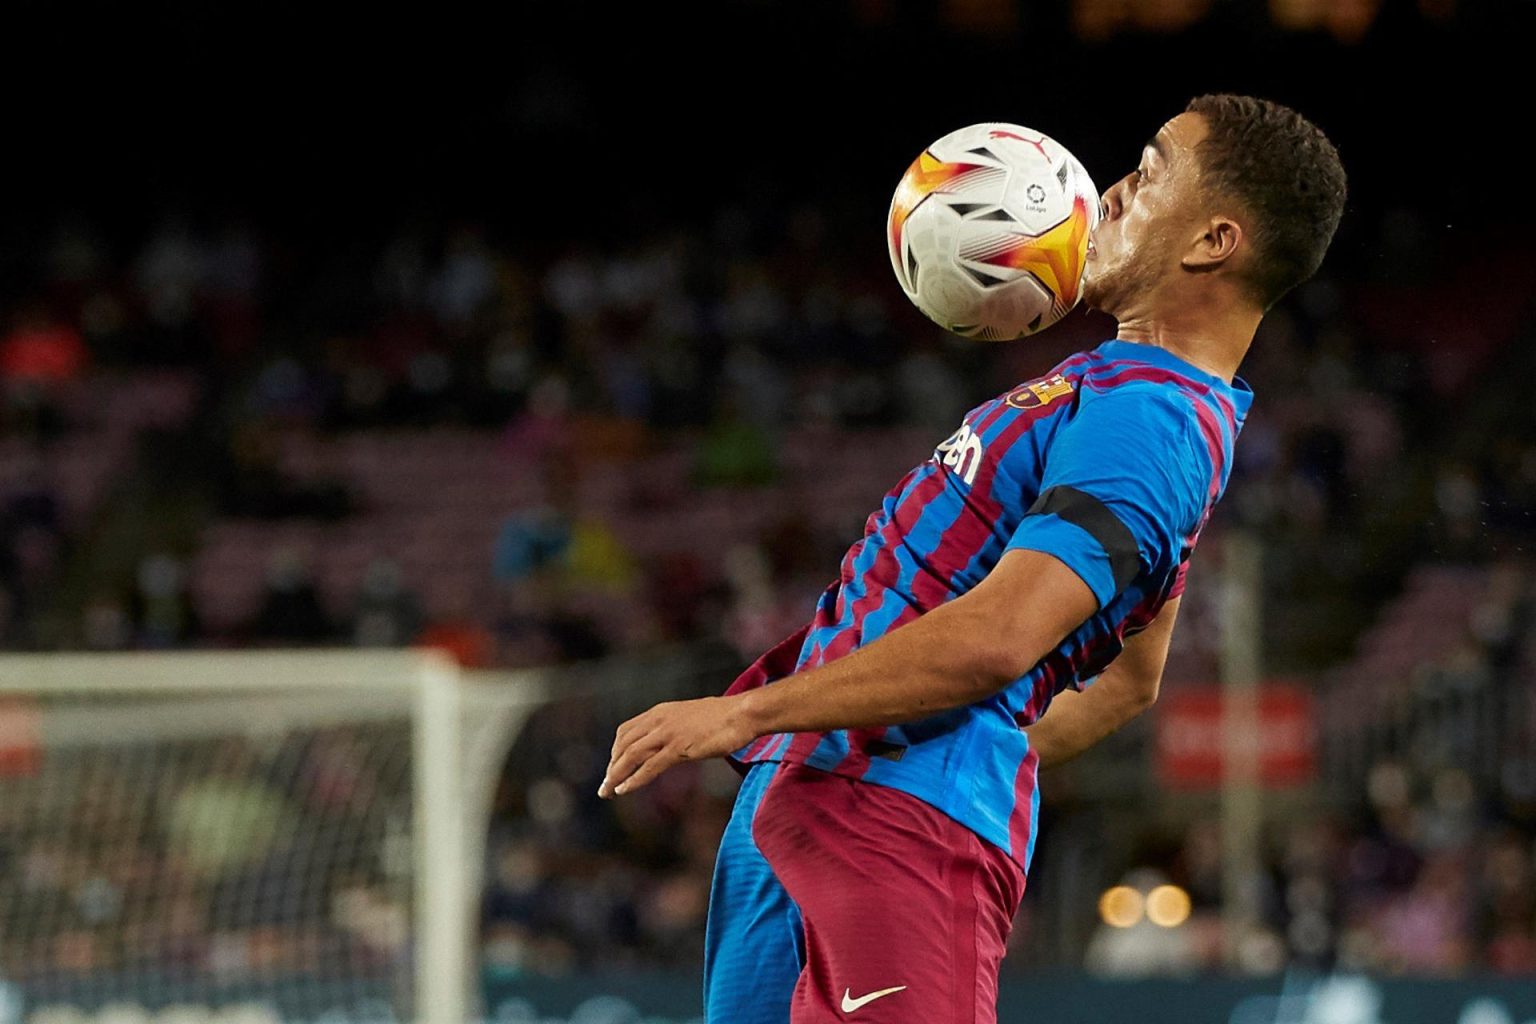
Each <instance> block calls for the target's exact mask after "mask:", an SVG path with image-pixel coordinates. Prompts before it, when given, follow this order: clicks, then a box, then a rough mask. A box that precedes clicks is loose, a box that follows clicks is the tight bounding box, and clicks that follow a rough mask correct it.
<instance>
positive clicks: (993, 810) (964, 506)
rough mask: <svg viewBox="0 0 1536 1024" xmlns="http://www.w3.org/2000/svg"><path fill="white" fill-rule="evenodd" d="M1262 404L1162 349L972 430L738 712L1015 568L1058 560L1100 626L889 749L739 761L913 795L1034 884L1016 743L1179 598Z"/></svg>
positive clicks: (1109, 364) (1096, 354)
mask: <svg viewBox="0 0 1536 1024" xmlns="http://www.w3.org/2000/svg"><path fill="white" fill-rule="evenodd" d="M1252 399H1253V392H1252V391H1251V389H1250V388H1249V387H1248V385H1247V384H1246V383H1245V382H1244V381H1243V380H1242V379H1241V378H1238V379H1235V380H1234V381H1233V382H1232V383H1231V384H1228V383H1227V382H1226V381H1225V380H1223V379H1222V378H1220V377H1216V376H1213V375H1211V374H1209V373H1206V372H1205V371H1203V370H1200V369H1199V368H1197V367H1195V366H1193V365H1191V364H1190V363H1188V362H1186V361H1185V360H1183V359H1181V358H1179V357H1178V356H1176V355H1174V354H1172V353H1171V352H1168V351H1167V350H1165V349H1161V348H1157V347H1154V346H1151V345H1144V344H1139V343H1135V342H1128V341H1120V340H1113V341H1107V342H1105V343H1103V344H1102V345H1100V346H1098V347H1097V348H1096V349H1094V350H1092V351H1090V352H1083V353H1080V354H1078V355H1075V356H1073V357H1071V358H1070V359H1067V360H1066V361H1064V362H1062V363H1061V364H1059V365H1058V366H1056V367H1055V369H1053V370H1052V371H1051V372H1050V373H1048V374H1047V375H1045V376H1044V377H1041V378H1039V379H1037V380H1033V381H1030V382H1028V383H1025V384H1021V385H1019V386H1018V387H1016V388H1014V389H1013V390H1011V391H1009V392H1008V393H1007V394H1004V395H1000V396H998V397H997V398H994V399H992V400H991V401H989V402H986V403H984V404H983V405H980V406H977V407H976V408H975V409H973V410H971V411H970V412H969V413H968V414H967V415H966V417H965V420H964V422H963V423H962V424H961V426H960V429H959V430H957V431H955V433H954V434H952V435H951V436H950V437H949V438H948V439H947V440H945V441H944V442H943V443H942V444H940V445H939V446H938V448H937V449H936V450H935V451H934V453H933V456H932V457H931V458H930V459H928V460H927V461H925V462H924V463H923V464H922V465H920V466H918V467H917V468H915V469H913V470H912V471H911V472H909V473H908V474H907V475H906V476H904V477H903V478H902V479H901V481H900V482H899V483H897V484H896V486H895V487H894V488H892V489H891V491H890V492H889V493H888V494H887V495H886V496H885V500H884V501H883V502H882V503H881V505H880V508H879V509H878V510H877V511H876V512H874V513H873V514H872V515H871V516H870V517H869V519H868V521H867V522H866V524H865V528H864V536H863V537H862V538H860V539H859V540H858V542H857V543H855V544H854V545H853V546H852V547H851V548H849V549H848V553H847V555H846V556H845V557H844V558H843V562H842V571H841V573H840V574H839V577H838V579H837V581H836V582H835V583H833V584H832V585H831V586H829V587H828V588H827V589H826V591H825V592H823V593H822V595H821V597H820V599H819V600H818V601H817V603H816V610H815V614H814V616H813V618H812V619H811V621H810V622H809V623H807V624H806V626H805V627H804V628H803V629H801V630H800V631H799V632H798V633H796V634H795V635H794V636H792V637H789V638H788V639H786V640H785V641H784V642H782V643H780V644H779V645H778V646H777V647H775V648H774V649H773V650H771V651H768V652H767V653H766V654H764V655H763V656H762V657H761V658H759V659H758V660H757V661H756V662H754V663H753V665H752V666H751V667H750V668H748V669H747V670H746V671H745V672H744V673H742V675H741V676H740V677H739V678H738V679H737V680H736V681H735V682H734V683H733V684H732V685H731V688H730V690H728V691H727V692H730V693H737V692H741V691H742V690H745V689H750V688H751V687H754V686H761V685H765V684H769V683H772V682H773V681H774V680H777V679H781V678H783V677H785V676H787V675H790V674H792V673H794V672H797V671H801V670H805V669H810V668H814V667H816V666H818V665H824V664H827V663H828V662H831V661H833V660H835V659H837V658H840V657H843V656H844V655H846V654H848V653H849V652H850V651H853V650H856V649H857V648H859V647H860V646H862V645H864V644H867V643H870V642H872V641H874V640H876V639H878V638H879V637H881V636H884V635H885V634H886V633H888V632H890V631H891V630H893V629H897V628H899V627H901V626H902V625H904V624H905V623H908V622H911V621H912V620H913V619H915V618H917V617H918V616H919V615H922V614H923V613H924V612H925V611H928V610H930V609H932V608H936V607H938V606H939V605H940V604H943V603H944V602H945V601H949V600H951V599H953V598H955V597H958V596H959V595H961V594H964V593H966V592H967V591H968V590H970V589H971V588H972V587H974V586H976V584H977V583H979V582H980V581H981V580H982V579H983V578H985V576H986V575H987V573H988V572H990V571H991V569H992V567H993V566H995V565H996V564H997V562H998V560H999V559H1001V558H1002V556H1003V554H1004V553H1005V552H1006V551H1008V550H1010V549H1012V548H1029V549H1032V550H1038V551H1044V552H1047V553H1049V554H1052V555H1054V556H1055V557H1057V558H1059V559H1061V560H1062V561H1063V562H1065V563H1066V564H1067V565H1068V566H1069V567H1071V568H1072V569H1073V570H1074V571H1075V572H1076V573H1077V574H1078V575H1079V576H1081V577H1082V579H1083V581H1084V582H1085V583H1086V584H1087V585H1088V586H1089V588H1090V589H1091V590H1092V591H1093V593H1094V595H1095V597H1096V598H1097V602H1098V605H1099V608H1098V611H1097V612H1095V613H1094V615H1093V616H1091V617H1090V618H1089V619H1088V620H1087V621H1086V622H1084V623H1083V624H1082V625H1081V626H1080V627H1079V628H1078V629H1077V630H1076V631H1074V632H1073V633H1072V634H1071V635H1070V636H1068V637H1067V638H1066V639H1065V640H1063V641H1062V643H1061V644H1060V646H1058V647H1057V648H1056V649H1055V650H1053V651H1051V653H1050V654H1048V655H1047V656H1046V657H1044V658H1042V659H1041V660H1040V661H1039V662H1038V663H1037V664H1036V665H1035V666H1034V668H1033V669H1031V670H1030V671H1029V672H1028V673H1026V674H1025V675H1024V676H1023V677H1021V678H1020V679H1018V680H1017V681H1015V682H1014V683H1013V684H1012V685H1010V686H1008V687H1007V688H1006V689H1004V690H1003V691H1002V692H1000V693H998V694H996V695H995V696H993V697H991V698H989V699H987V700H985V701H982V702H980V703H977V704H972V705H969V706H967V707H962V708H956V709H953V710H951V711H947V712H943V713H941V714H937V715H934V716H932V717H930V718H925V719H923V720H921V721H916V722H909V723H906V724H904V725H897V726H890V727H885V728H879V729H858V730H837V731H833V732H825V733H780V734H776V735H771V736H764V737H761V738H759V739H757V740H755V741H754V742H752V743H751V744H748V745H747V746H746V747H744V748H742V749H741V750H739V751H736V753H735V755H734V760H736V761H738V762H747V763H750V762H756V761H791V762H796V763H800V764H805V765H809V766H810V767H813V768H819V769H822V770H825V771H830V772H837V773H839V774H843V775H849V776H852V777H855V778H860V779H863V780H866V781H868V782H872V783H878V784H880V785H886V786H893V787H895V788H897V789H901V790H904V791H906V792H908V793H911V794H912V795H913V796H916V797H918V798H919V799H921V800H923V801H925V802H927V803H929V804H931V805H933V806H934V807H936V808H938V809H939V810H941V811H943V812H944V813H945V814H948V815H949V816H950V817H952V818H954V819H955V820H956V821H958V822H960V823H961V824H963V825H965V826H967V827H968V828H970V829H972V830H973V831H975V832H976V833H977V834H978V835H980V836H981V837H982V838H984V839H987V840H988V841H990V842H992V843H995V844H997V845H998V846H1000V847H1002V848H1003V849H1004V850H1006V851H1007V852H1008V853H1009V855H1010V856H1012V857H1014V858H1015V859H1016V860H1017V861H1019V863H1020V864H1022V865H1023V866H1024V868H1025V869H1026V870H1028V867H1029V861H1030V858H1031V856H1032V854H1033V851H1034V839H1035V818H1036V815H1037V810H1038V807H1039V793H1038V790H1037V787H1036V779H1035V770H1036V763H1037V758H1036V756H1035V754H1034V753H1033V752H1032V751H1030V749H1029V743H1028V740H1027V737H1026V736H1025V733H1024V731H1023V727H1024V726H1026V725H1029V724H1030V723H1032V722H1034V721H1036V720H1037V719H1038V718H1039V717H1040V716H1041V715H1042V714H1044V713H1045V709H1046V708H1047V707H1048V706H1049V704H1050V702H1051V699H1052V698H1053V697H1054V696H1055V695H1056V694H1057V693H1059V692H1061V691H1062V690H1063V689H1066V688H1068V687H1071V688H1081V687H1082V686H1083V685H1084V684H1086V683H1087V682H1090V681H1091V680H1092V679H1093V677H1094V676H1096V675H1097V674H1098V673H1099V672H1101V671H1103V669H1104V668H1105V667H1106V666H1107V665H1108V664H1109V663H1110V662H1111V661H1113V660H1114V659H1115V657H1116V656H1117V655H1118V654H1119V653H1120V651H1121V649H1122V647H1123V644H1124V641H1125V638H1126V637H1127V636H1129V635H1131V634H1134V633H1135V632H1137V631H1138V630H1140V629H1142V628H1144V627H1146V626H1147V625H1148V624H1149V623H1150V622H1151V621H1152V620H1153V619H1154V618H1155V617H1156V616H1157V613H1158V612H1159V610H1161V608H1162V607H1163V605H1164V604H1165V603H1166V602H1167V601H1168V600H1169V599H1171V598H1172V597H1174V596H1176V595H1177V594H1178V593H1180V592H1181V591H1182V588H1183V582H1184V569H1185V566H1186V564H1187V560H1188V558H1189V555H1190V552H1191V551H1193V549H1194V547H1195V543H1196V541H1197V540H1198V539H1199V536H1200V530H1201V528H1202V527H1203V526H1204V525H1205V522H1206V520H1207V518H1208V517H1209V516H1210V513H1211V509H1212V507H1213V506H1214V505H1215V504H1216V502H1217V500H1218V499H1220V497H1221V494H1222V492H1223V491H1224V490H1225V488H1226V482H1227V478H1228V475H1229V472H1230V469H1231V465H1232V450H1233V445H1234V444H1235V442H1236V440H1237V434H1238V431H1239V430H1241V429H1242V424H1243V419H1244V417H1245V416H1246V415H1247V412H1248V407H1249V405H1250V403H1251V402H1252ZM966 640H967V638H966V637H964V636H957V637H955V638H954V640H953V642H954V643H957V644H963V643H965V642H966Z"/></svg>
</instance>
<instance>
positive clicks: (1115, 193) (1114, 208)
mask: <svg viewBox="0 0 1536 1024" xmlns="http://www.w3.org/2000/svg"><path fill="white" fill-rule="evenodd" d="M1130 180H1131V176H1130V175H1129V174H1127V175H1126V176H1125V177H1123V178H1121V179H1120V180H1119V181H1117V182H1115V183H1114V184H1113V185H1111V186H1109V188H1108V189H1107V190H1106V191H1105V192H1104V198H1103V200H1102V201H1101V202H1100V204H1099V207H1100V208H1099V214H1100V219H1101V220H1114V219H1115V218H1116V217H1118V216H1120V213H1121V211H1122V210H1124V208H1125V189H1126V187H1127V183H1128V182H1129V181H1130Z"/></svg>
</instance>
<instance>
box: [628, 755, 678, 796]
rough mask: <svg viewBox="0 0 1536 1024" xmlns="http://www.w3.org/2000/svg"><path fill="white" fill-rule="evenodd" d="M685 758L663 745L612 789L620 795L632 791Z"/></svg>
mask: <svg viewBox="0 0 1536 1024" xmlns="http://www.w3.org/2000/svg"><path fill="white" fill-rule="evenodd" d="M686 760H688V758H687V757H685V756H684V755H682V754H681V753H678V752H677V751H675V750H673V749H672V748H670V747H663V748H662V749H661V750H659V751H657V752H656V753H655V754H653V755H651V756H650V757H649V758H647V759H646V760H645V761H643V762H642V763H641V764H640V766H639V767H638V768H637V769H635V773H634V774H633V775H631V776H629V777H628V778H627V779H625V780H624V781H623V782H621V783H619V784H618V785H617V786H615V787H614V790H613V791H614V792H615V793H617V794H619V795H620V796H623V795H624V794H625V793H633V792H634V791H635V790H637V789H639V788H641V787H642V786H645V785H648V784H649V783H650V782H651V780H652V779H654V778H656V776H658V775H660V774H661V773H662V772H664V771H666V770H667V769H668V768H675V767H677V766H678V765H680V764H682V763H683V762H684V761H686Z"/></svg>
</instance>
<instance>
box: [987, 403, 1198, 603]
mask: <svg viewBox="0 0 1536 1024" xmlns="http://www.w3.org/2000/svg"><path fill="white" fill-rule="evenodd" d="M1208 463H1209V456H1208V455H1206V454H1205V446H1204V444H1203V442H1202V441H1201V440H1200V437H1199V427H1198V424H1197V423H1196V421H1195V414H1194V411H1193V409H1192V408H1191V405H1190V403H1189V401H1188V400H1185V399H1183V398H1182V396H1179V395H1173V394H1169V392H1168V390H1167V389H1166V388H1165V387H1162V386H1157V385H1151V384H1148V385H1123V386H1121V387H1118V388H1116V389H1115V390H1113V391H1108V392H1102V393H1100V392H1093V391H1086V392H1085V393H1084V395H1083V397H1082V399H1081V404H1080V406H1079V408H1078V410H1077V414H1076V415H1075V416H1074V417H1073V419H1072V420H1071V421H1070V422H1068V423H1066V424H1065V425H1063V426H1062V427H1061V429H1060V430H1059V431H1058V433H1057V434H1056V436H1055V437H1054V438H1053V439H1052V441H1051V446H1050V448H1049V449H1048V450H1047V452H1046V456H1045V469H1044V473H1043V476H1042V479H1041V482H1040V494H1039V498H1038V500H1036V501H1035V503H1034V504H1033V505H1032V506H1031V507H1030V509H1029V512H1028V513H1027V514H1026V515H1025V517H1024V520H1023V522H1021V523H1020V524H1019V527H1018V529H1017V530H1016V531H1015V532H1014V535H1013V537H1012V539H1011V540H1010V541H1009V543H1008V548H1009V549H1010V550H1012V549H1014V548H1022V549H1027V550H1031V551H1043V552H1045V553H1046V554H1049V555H1053V556H1055V557H1056V558H1059V559H1060V560H1061V561H1062V562H1064V563H1066V565H1067V566H1068V567H1069V568H1071V569H1072V571H1073V572H1075V573H1077V574H1078V576H1080V577H1082V580H1083V582H1084V583H1086V584H1087V585H1088V587H1089V589H1090V590H1092V591H1093V594H1094V597H1095V598H1096V599H1097V600H1098V605H1099V607H1100V608H1103V607H1104V606H1105V605H1107V604H1109V602H1110V601H1112V600H1114V598H1115V596H1116V595H1117V594H1119V593H1120V591H1122V590H1124V589H1125V588H1126V587H1127V586H1129V585H1130V584H1131V582H1132V581H1134V580H1135V579H1137V578H1138V577H1139V576H1141V575H1142V574H1143V573H1146V572H1153V571H1162V570H1167V571H1172V570H1173V569H1174V568H1175V567H1176V566H1177V565H1178V562H1179V557H1180V554H1181V551H1182V547H1183V541H1184V538H1185V537H1187V536H1189V535H1190V534H1192V533H1193V532H1194V531H1195V529H1196V528H1197V527H1198V525H1199V522H1200V517H1201V514H1202V512H1203V511H1204V509H1205V501H1206V496H1207V491H1208V487H1209V481H1210V469H1209V466H1208Z"/></svg>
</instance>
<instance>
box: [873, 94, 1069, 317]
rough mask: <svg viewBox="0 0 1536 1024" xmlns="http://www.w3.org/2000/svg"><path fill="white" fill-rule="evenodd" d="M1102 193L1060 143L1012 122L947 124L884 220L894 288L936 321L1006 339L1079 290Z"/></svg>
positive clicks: (1065, 306)
mask: <svg viewBox="0 0 1536 1024" xmlns="http://www.w3.org/2000/svg"><path fill="white" fill-rule="evenodd" d="M1098 223H1099V192H1098V189H1096V188H1094V187H1093V181H1092V180H1090V179H1089V177H1088V172H1087V171H1086V170H1084V169H1083V165H1082V164H1080V163H1079V162H1078V161H1077V158H1076V157H1074V156H1073V155H1072V154H1071V153H1069V152H1068V151H1067V149H1066V147H1065V146H1062V145H1061V144H1060V143H1059V142H1056V141H1055V140H1054V139H1052V138H1050V137H1049V136H1046V135H1042V134H1040V133H1039V132H1037V131H1033V130H1031V129H1029V128H1023V127H1020V126H1019V125H1016V124H993V123H987V124H975V125H971V126H970V127H969V128H961V129H960V130H959V131H956V132H950V133H949V134H948V135H946V136H944V137H943V138H942V139H940V140H939V141H937V142H935V143H934V144H933V145H931V146H929V147H928V148H927V149H925V150H924V151H923V152H922V154H921V155H919V156H918V158H917V159H916V160H915V161H913V163H912V166H911V167H909V168H908V169H907V173H906V174H905V175H903V176H902V179H901V184H899V185H897V186H896V195H895V197H894V198H893V199H892V200H891V212H890V215H889V217H888V218H887V227H888V231H887V237H888V238H889V240H890V248H891V266H892V268H894V269H895V271H896V280H897V281H899V282H901V288H902V291H904V292H906V293H907V298H909V299H911V300H912V301H913V303H915V304H916V306H917V308H918V309H920V310H922V311H923V313H924V314H925V315H926V316H927V317H928V318H929V319H930V320H932V321H933V322H934V323H936V324H938V325H939V326H940V327H943V328H944V329H946V330H949V331H953V332H954V333H956V334H959V335H963V336H965V337H967V338H979V339H982V340H984V341H1009V340H1012V339H1014V338H1022V337H1024V336H1025V335H1028V334H1033V333H1035V332H1036V331H1039V330H1043V329H1044V328H1046V327H1049V326H1050V325H1051V324H1053V323H1055V322H1056V321H1057V320H1060V319H1061V318H1062V317H1063V316H1066V315H1067V313H1069V312H1070V311H1071V310H1072V307H1074V306H1076V305H1077V302H1078V299H1080V298H1081V297H1082V283H1083V262H1084V260H1085V259H1086V258H1087V255H1088V234H1089V232H1091V231H1092V230H1093V229H1094V227H1095V226H1096V225H1097V224H1098Z"/></svg>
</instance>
